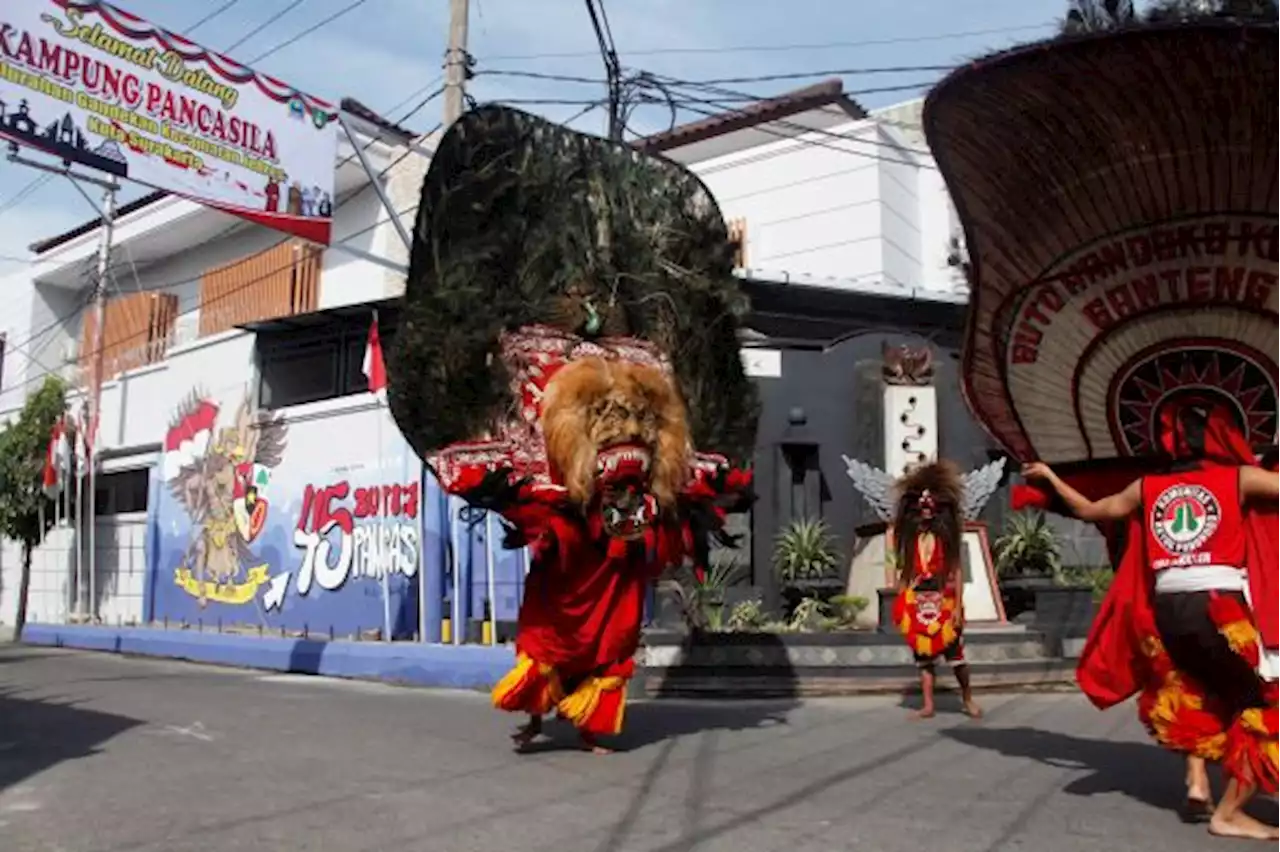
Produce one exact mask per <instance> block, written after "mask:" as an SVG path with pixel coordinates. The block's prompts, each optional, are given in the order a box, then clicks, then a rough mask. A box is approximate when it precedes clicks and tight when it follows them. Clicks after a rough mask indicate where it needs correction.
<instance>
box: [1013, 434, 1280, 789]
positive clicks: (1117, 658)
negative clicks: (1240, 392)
mask: <svg viewBox="0 0 1280 852" xmlns="http://www.w3.org/2000/svg"><path fill="white" fill-rule="evenodd" d="M1165 423H1166V427H1167V428H1166V430H1165V434H1166V436H1167V437H1166V444H1165V449H1166V450H1167V451H1168V452H1169V453H1170V455H1172V456H1174V457H1178V456H1185V454H1186V453H1187V452H1188V449H1189V448H1188V447H1187V446H1186V444H1185V435H1182V434H1181V433H1180V432H1179V430H1178V429H1177V428H1173V427H1174V426H1175V416H1174V412H1170V413H1169V414H1168V416H1166V418H1165ZM1197 455H1198V456H1199V461H1198V462H1197V464H1196V465H1195V467H1196V468H1197V469H1195V470H1190V471H1185V472H1180V473H1172V474H1160V475H1155V476H1147V477H1144V478H1143V480H1142V510H1141V512H1140V513H1139V514H1137V515H1135V516H1133V517H1131V518H1130V519H1129V520H1128V522H1127V524H1126V529H1125V531H1124V533H1123V545H1121V539H1120V537H1119V535H1118V534H1117V533H1118V532H1119V531H1115V530H1113V531H1111V533H1112V534H1111V535H1109V536H1108V543H1109V545H1110V546H1111V547H1112V549H1113V558H1115V557H1117V556H1118V567H1117V570H1116V574H1115V578H1114V580H1113V581H1112V584H1111V587H1110V589H1109V591H1108V593H1107V596H1106V599H1105V600H1104V601H1103V603H1102V607H1101V609H1100V611H1099V613H1098V616H1097V618H1096V619H1095V620H1094V624H1093V627H1092V629H1091V631H1090V634H1089V638H1088V640H1087V642H1086V645H1085V649H1084V651H1083V653H1082V655H1081V659H1080V664H1079V668H1078V671H1077V677H1078V680H1079V683H1080V687H1081V689H1082V690H1083V691H1084V692H1085V694H1086V695H1087V696H1088V697H1089V699H1090V700H1091V701H1093V703H1094V704H1095V705H1097V706H1098V707H1099V708H1101V709H1106V708H1108V707H1111V706H1114V705H1115V704H1119V703H1120V702H1122V701H1124V700H1126V699H1128V698H1129V697H1131V696H1133V695H1135V694H1139V700H1138V709H1139V716H1140V718H1141V719H1142V721H1143V723H1144V724H1145V725H1146V726H1147V728H1148V730H1149V731H1150V732H1151V734H1152V736H1153V737H1154V738H1155V739H1156V740H1157V741H1158V742H1159V743H1160V744H1161V745H1164V746H1166V747H1168V748H1170V749H1173V750H1175V751H1179V752H1184V753H1188V754H1194V755H1197V756H1199V757H1203V758H1206V759H1209V760H1220V761H1222V764H1223V767H1224V769H1225V770H1226V771H1227V772H1228V773H1229V774H1231V775H1232V776H1234V777H1236V778H1237V779H1239V780H1240V781H1241V782H1242V783H1249V784H1253V783H1256V784H1257V785H1258V786H1259V788H1260V789H1262V790H1263V791H1266V792H1271V793H1274V792H1275V791H1276V785H1277V770H1276V763H1277V730H1278V719H1277V709H1276V684H1275V681H1274V680H1270V681H1267V680H1264V679H1262V678H1258V677H1256V675H1255V676H1253V677H1250V674H1249V672H1250V670H1252V669H1254V668H1255V667H1257V666H1258V665H1259V662H1260V658H1262V657H1265V656H1266V655H1268V653H1270V654H1274V653H1275V650H1276V646H1277V637H1276V617H1277V613H1276V605H1275V601H1276V600H1277V586H1276V579H1277V561H1278V560H1277V534H1276V508H1275V506H1269V507H1255V506H1250V505H1247V504H1246V505H1245V506H1243V507H1242V506H1241V501H1240V497H1239V486H1238V481H1239V469H1240V466H1242V465H1248V464H1252V463H1254V455H1253V453H1252V451H1251V449H1250V448H1249V447H1248V445H1247V444H1246V442H1245V441H1244V439H1243V437H1242V436H1241V435H1240V433H1239V431H1237V430H1236V429H1235V428H1234V427H1233V426H1232V425H1231V424H1230V420H1229V419H1228V417H1227V416H1226V415H1225V412H1223V411H1221V410H1214V411H1211V413H1210V415H1209V421H1208V427H1207V428H1206V430H1205V435H1204V447H1203V448H1202V450H1201V451H1200V452H1199V453H1197ZM1121 478H1125V479H1131V478H1132V472H1131V471H1115V470H1113V471H1112V472H1111V473H1110V475H1109V479H1110V480H1111V481H1101V478H1098V479H1095V480H1094V481H1090V479H1089V477H1087V476H1083V477H1082V476H1076V477H1064V479H1066V480H1067V481H1068V483H1069V484H1070V485H1072V487H1074V488H1076V489H1077V490H1078V491H1080V492H1081V493H1083V494H1085V496H1087V497H1089V498H1090V499H1094V500H1096V499H1099V498H1101V497H1103V496H1105V495H1106V494H1108V493H1114V492H1116V491H1119V490H1121V488H1122V487H1123V486H1124V485H1125V484H1127V482H1119V479H1121ZM1015 501H1016V502H1018V503H1021V504H1022V505H1027V504H1033V505H1034V504H1039V505H1042V506H1043V505H1047V504H1048V502H1049V501H1048V500H1047V499H1046V498H1045V497H1044V495H1043V493H1040V494H1037V493H1036V492H1035V491H1034V490H1033V489H1031V488H1028V487H1025V486H1024V487H1023V488H1022V489H1021V490H1020V491H1019V493H1017V494H1015ZM1117 551H1120V552H1119V553H1117ZM1214 568H1239V569H1244V571H1245V574H1246V577H1245V578H1241V581H1240V582H1239V586H1240V588H1241V590H1244V591H1247V596H1246V594H1244V593H1240V592H1236V591H1231V590H1227V589H1225V588H1205V589H1202V590H1201V591H1200V592H1199V595H1200V596H1201V597H1202V598H1204V599H1205V600H1203V601H1202V603H1203V607H1202V608H1203V612H1187V611H1186V610H1187V607H1185V606H1183V610H1184V612H1183V613H1178V612H1176V611H1175V609H1176V606H1175V604H1188V603H1190V604H1193V607H1192V608H1194V604H1195V601H1194V600H1193V599H1192V597H1191V594H1188V593H1183V594H1165V593H1158V592H1157V589H1158V586H1164V587H1167V588H1174V589H1176V588H1178V585H1177V583H1178V582H1180V581H1182V584H1181V588H1187V589H1190V588H1195V586H1194V584H1193V583H1192V584H1189V583H1187V582H1185V580H1191V581H1194V580H1195V579H1196V578H1197V576H1200V577H1201V578H1203V577H1204V574H1203V573H1201V574H1200V575H1197V574H1195V573H1187V574H1185V577H1181V576H1179V575H1178V574H1176V573H1170V572H1188V570H1189V569H1190V570H1192V571H1195V570H1196V569H1199V570H1200V571H1201V572H1203V571H1204V570H1206V569H1208V570H1210V571H1212V570H1213V569H1214ZM1166 581H1167V582H1166ZM1204 585H1206V586H1215V585H1217V586H1224V585H1229V584H1223V583H1215V582H1212V581H1210V582H1207V583H1205V584H1204ZM1179 599H1181V600H1179ZM1249 601H1253V602H1255V603H1257V605H1256V606H1251V605H1250V604H1249ZM1258 602H1261V603H1258ZM1179 617H1181V619H1182V621H1183V622H1184V623H1189V622H1191V621H1195V620H1197V619H1198V620H1199V621H1200V622H1202V623H1203V624H1204V625H1208V629H1209V631H1210V633H1216V634H1218V635H1219V636H1220V637H1221V640H1225V643H1222V642H1221V640H1217V639H1216V638H1215V637H1214V636H1212V635H1209V636H1205V635H1200V636H1198V637H1195V636H1193V635H1192V634H1193V633H1194V630H1188V631H1179V630H1178V629H1177V627H1178V625H1177V624H1176V622H1177V621H1178V620H1179ZM1192 627H1194V625H1192ZM1162 634H1163V638H1162ZM1170 634H1174V635H1173V636H1172V638H1173V640H1174V641H1176V642H1178V643H1179V644H1180V646H1182V647H1178V648H1171V647H1167V643H1166V641H1165V640H1166V639H1169V638H1170ZM1215 643H1217V644H1225V647H1228V648H1229V649H1230V652H1231V654H1232V655H1234V656H1230V655H1228V656H1222V655H1220V656H1219V658H1218V659H1216V660H1213V661H1208V662H1210V663H1211V664H1210V665H1197V666H1196V667H1197V668H1199V669H1201V670H1203V671H1204V672H1205V674H1204V675H1203V676H1202V677H1200V678H1196V677H1192V676H1190V675H1189V674H1188V672H1187V671H1185V670H1182V669H1185V668H1188V667H1189V666H1188V665H1187V663H1186V662H1185V661H1186V660H1190V662H1192V663H1196V662H1197V661H1196V660H1194V659H1191V658H1192V657H1194V655H1195V654H1197V653H1202V654H1203V653H1206V652H1207V651H1206V649H1210V648H1211V646H1213V645H1214V644H1215ZM1175 657H1178V658H1180V659H1182V660H1184V663H1183V665H1181V666H1179V665H1178V664H1177V663H1176V662H1175V659H1174V658H1175ZM1237 658H1238V659H1237ZM1201 662H1204V661H1201ZM1210 680H1212V681H1215V682H1214V683H1212V684H1211V687H1210V688H1207V687H1206V684H1205V681H1210Z"/></svg>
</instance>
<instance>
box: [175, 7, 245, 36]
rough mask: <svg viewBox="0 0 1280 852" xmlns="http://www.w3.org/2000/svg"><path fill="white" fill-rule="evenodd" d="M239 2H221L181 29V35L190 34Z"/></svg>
mask: <svg viewBox="0 0 1280 852" xmlns="http://www.w3.org/2000/svg"><path fill="white" fill-rule="evenodd" d="M239 2H240V0H227V2H225V3H223V4H222V5H221V6H219V7H218V8H216V9H214V10H213V11H212V12H210V13H209V14H207V15H205V16H204V17H203V18H201V19H200V20H198V21H196V22H195V23H194V24H191V25H190V26H188V27H186V28H185V29H183V31H182V32H183V35H186V36H190V35H191V34H192V33H193V32H195V31H196V30H198V29H200V27H203V26H204V25H205V24H207V23H209V22H210V21H212V20H213V19H214V18H216V17H218V16H219V15H221V14H222V13H223V12H226V11H227V10H229V9H230V8H231V7H232V6H234V5H236V4H237V3H239Z"/></svg>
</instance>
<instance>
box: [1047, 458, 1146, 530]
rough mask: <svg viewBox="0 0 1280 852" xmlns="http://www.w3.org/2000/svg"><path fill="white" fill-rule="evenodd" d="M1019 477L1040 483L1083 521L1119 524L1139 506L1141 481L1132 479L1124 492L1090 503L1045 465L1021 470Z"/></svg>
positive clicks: (1140, 501)
mask: <svg viewBox="0 0 1280 852" xmlns="http://www.w3.org/2000/svg"><path fill="white" fill-rule="evenodd" d="M1022 475H1023V476H1025V477H1026V478H1027V479H1042V480H1044V481H1045V482H1047V483H1049V485H1050V486H1052V487H1053V490H1054V491H1056V492H1057V493H1058V496H1059V497H1061V498H1062V502H1064V503H1066V504H1067V506H1068V507H1069V508H1070V509H1071V512H1072V514H1074V515H1075V516H1076V517H1077V518H1079V519H1080V520H1082V521H1092V522H1094V523H1097V522H1099V521H1118V520H1120V519H1121V518H1127V517H1128V516H1129V515H1131V514H1133V513H1134V512H1136V511H1137V510H1138V507H1139V506H1141V505H1142V485H1141V480H1138V479H1135V480H1134V481H1133V482H1130V483H1129V485H1128V486H1126V487H1125V489H1124V490H1123V491H1117V492H1116V493H1115V494H1110V495H1108V496H1106V497H1103V498H1102V499H1101V500H1090V499H1089V498H1088V497H1086V496H1084V495H1083V494H1081V493H1080V492H1079V491H1077V490H1075V489H1074V488H1072V487H1071V486H1070V485H1068V484H1067V483H1065V482H1063V481H1062V478H1061V477H1059V476H1058V474H1056V473H1054V472H1053V469H1052V468H1051V467H1049V466H1048V465H1047V464H1045V463H1044V462H1031V463H1030V464H1025V465H1023V466H1022Z"/></svg>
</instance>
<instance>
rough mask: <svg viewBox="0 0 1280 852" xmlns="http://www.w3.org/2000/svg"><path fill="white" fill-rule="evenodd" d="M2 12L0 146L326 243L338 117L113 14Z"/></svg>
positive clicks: (71, 9)
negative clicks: (1, 142)
mask: <svg viewBox="0 0 1280 852" xmlns="http://www.w3.org/2000/svg"><path fill="white" fill-rule="evenodd" d="M0 7H3V10H2V11H0V137H4V138H6V139H9V140H12V141H14V142H17V143H19V144H23V145H30V146H33V147H35V148H38V149H40V150H43V151H46V152H48V153H50V154H53V155H55V156H58V157H61V158H62V159H63V160H65V161H67V162H72V163H79V164H82V165H85V166H88V167H90V168H93V169H97V170H100V171H104V172H107V173H109V174H112V175H115V176H116V177H119V178H124V179H128V180H132V181H136V182H138V183H142V184H146V185H148V186H152V187H155V188H156V189H161V190H165V191H167V192H172V193H174V194H175V195H181V196H184V197H187V198H190V199H191V200H193V201H197V202H200V203H202V204H207V205H209V206H211V207H217V208H219V209H221V210H225V211H227V212H229V213H233V214H236V215H238V216H242V217H244V218H246V219H249V220H252V221H255V222H258V223H260V224H263V225H266V226H268V227H271V228H275V229H277V230H281V231H285V232H288V233H290V234H294V235H297V236H300V237H303V238H305V239H308V240H312V241H314V242H317V243H322V244H327V243H328V242H329V237H330V231H331V225H332V217H333V178H334V157H335V155H336V152H337V126H338V125H337V120H336V117H337V113H336V110H335V108H334V107H333V105H331V104H329V103H327V102H326V101H322V100H319V99H317V98H313V97H311V96H309V95H305V94H303V93H301V92H299V91H297V90H296V89H292V88H290V87H289V86H287V85H285V84H284V83H282V82H280V81H279V80H276V79H274V78H271V77H268V76H266V75H263V74H258V73H256V72H254V71H253V70H252V69H250V68H247V67H245V66H243V65H240V64H239V63H237V62H235V61H233V60H231V59H228V58H227V57H225V56H222V55H220V54H218V53H214V52H213V51H209V50H205V49H204V48H203V47H201V46H199V45H198V44H195V43H194V42H191V41H188V40H187V39H185V38H183V37H182V36H180V35H177V34H176V33H171V32H168V31H167V30H164V29H161V28H159V27H157V26H154V25H152V24H150V23H148V22H147V21H145V20H143V19H142V18H138V17H136V16H134V15H131V14H129V13H127V12H124V11H122V10H120V9H117V8H115V7H113V6H110V5H108V4H106V3H100V2H77V0H0Z"/></svg>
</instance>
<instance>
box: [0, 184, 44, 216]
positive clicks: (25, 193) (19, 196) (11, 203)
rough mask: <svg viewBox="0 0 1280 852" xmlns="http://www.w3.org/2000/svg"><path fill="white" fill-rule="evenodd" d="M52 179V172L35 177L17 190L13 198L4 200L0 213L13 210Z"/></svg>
mask: <svg viewBox="0 0 1280 852" xmlns="http://www.w3.org/2000/svg"><path fill="white" fill-rule="evenodd" d="M51 180H53V175H51V174H43V175H39V176H38V177H35V178H33V179H32V180H31V181H30V182H28V183H27V185H26V186H24V187H22V189H20V190H18V191H17V192H15V193H14V194H13V197H12V198H10V199H9V200H8V201H6V202H4V203H3V204H0V215H4V214H5V213H6V212H8V211H9V210H12V209H13V208H14V207H16V206H17V205H18V204H19V203H21V202H23V201H25V200H27V199H28V198H30V197H31V196H32V194H34V193H36V192H38V191H39V190H40V189H41V188H42V187H43V186H44V185H45V184H47V183H48V182H49V181H51Z"/></svg>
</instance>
